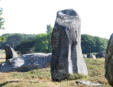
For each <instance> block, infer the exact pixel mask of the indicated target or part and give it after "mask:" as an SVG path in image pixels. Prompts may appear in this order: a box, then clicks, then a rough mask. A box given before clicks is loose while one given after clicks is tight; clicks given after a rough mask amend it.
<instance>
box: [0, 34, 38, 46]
mask: <svg viewBox="0 0 113 87" xmlns="http://www.w3.org/2000/svg"><path fill="white" fill-rule="evenodd" d="M2 37H4V38H5V39H6V40H5V42H3V43H0V48H4V46H5V45H7V44H8V45H9V46H11V47H13V48H15V47H16V46H17V45H19V44H20V43H21V42H22V41H28V40H33V39H35V37H36V35H31V34H28V35H27V34H17V33H15V34H4V35H2Z"/></svg>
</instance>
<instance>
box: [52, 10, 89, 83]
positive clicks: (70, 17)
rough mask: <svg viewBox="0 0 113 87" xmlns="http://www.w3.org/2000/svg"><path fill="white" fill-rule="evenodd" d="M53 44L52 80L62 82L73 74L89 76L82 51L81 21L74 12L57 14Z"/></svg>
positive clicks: (64, 11) (63, 11)
mask: <svg viewBox="0 0 113 87" xmlns="http://www.w3.org/2000/svg"><path fill="white" fill-rule="evenodd" d="M51 42H52V60H51V75H52V80H54V81H61V80H64V79H66V78H67V77H68V76H69V74H73V73H78V74H83V75H87V74H88V72H87V67H86V64H85V61H84V59H83V56H82V51H81V34H80V19H79V16H78V14H77V13H76V12H75V11H74V10H72V9H66V10H62V11H58V12H57V17H56V21H55V26H54V29H53V32H52V38H51Z"/></svg>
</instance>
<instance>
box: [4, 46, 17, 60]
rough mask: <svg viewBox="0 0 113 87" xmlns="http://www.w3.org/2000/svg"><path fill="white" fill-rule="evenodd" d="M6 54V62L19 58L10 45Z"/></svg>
mask: <svg viewBox="0 0 113 87" xmlns="http://www.w3.org/2000/svg"><path fill="white" fill-rule="evenodd" d="M5 53H6V60H8V59H10V58H14V57H18V54H17V53H16V51H15V50H14V49H13V48H12V47H10V46H9V45H6V46H5Z"/></svg>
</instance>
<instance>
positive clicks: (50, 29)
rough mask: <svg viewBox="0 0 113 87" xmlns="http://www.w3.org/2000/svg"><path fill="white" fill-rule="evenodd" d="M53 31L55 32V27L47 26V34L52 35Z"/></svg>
mask: <svg viewBox="0 0 113 87" xmlns="http://www.w3.org/2000/svg"><path fill="white" fill-rule="evenodd" d="M52 31H53V27H52V26H51V25H50V24H49V25H47V34H50V33H52Z"/></svg>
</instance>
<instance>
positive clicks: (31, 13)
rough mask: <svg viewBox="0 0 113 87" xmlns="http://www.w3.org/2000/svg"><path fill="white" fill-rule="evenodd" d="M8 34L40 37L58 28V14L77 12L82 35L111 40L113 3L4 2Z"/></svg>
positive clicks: (112, 0) (92, 0)
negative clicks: (56, 24)
mask: <svg viewBox="0 0 113 87" xmlns="http://www.w3.org/2000/svg"><path fill="white" fill-rule="evenodd" d="M0 7H2V8H3V15H2V16H3V17H4V18H5V24H4V27H5V29H4V30H0V34H4V33H26V34H39V33H45V32H46V26H47V25H48V24H51V25H52V26H54V23H55V19H56V12H57V11H58V10H62V9H74V10H75V11H76V12H77V13H78V14H79V16H80V18H81V33H82V34H89V35H93V36H99V37H103V38H109V37H110V35H111V34H112V33H113V0H0Z"/></svg>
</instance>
